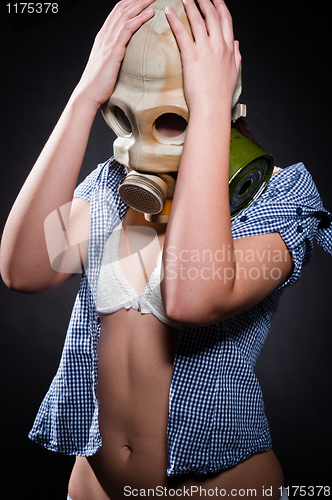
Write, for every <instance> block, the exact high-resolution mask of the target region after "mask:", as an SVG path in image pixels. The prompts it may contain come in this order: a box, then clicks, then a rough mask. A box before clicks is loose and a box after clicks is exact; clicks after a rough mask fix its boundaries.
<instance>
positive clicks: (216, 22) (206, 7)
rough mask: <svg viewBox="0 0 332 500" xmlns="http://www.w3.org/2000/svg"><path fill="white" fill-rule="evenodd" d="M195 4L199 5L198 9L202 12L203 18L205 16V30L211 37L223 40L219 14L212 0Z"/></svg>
mask: <svg viewBox="0 0 332 500" xmlns="http://www.w3.org/2000/svg"><path fill="white" fill-rule="evenodd" d="M195 3H197V5H198V8H199V10H200V11H201V14H200V15H201V17H202V16H204V21H205V25H206V28H205V29H206V30H207V33H208V34H209V36H212V37H214V38H216V37H218V38H219V39H222V31H221V24H220V18H219V14H218V12H217V9H216V8H215V6H214V5H213V3H212V2H211V0H195ZM197 10H198V9H197ZM217 43H218V42H217Z"/></svg>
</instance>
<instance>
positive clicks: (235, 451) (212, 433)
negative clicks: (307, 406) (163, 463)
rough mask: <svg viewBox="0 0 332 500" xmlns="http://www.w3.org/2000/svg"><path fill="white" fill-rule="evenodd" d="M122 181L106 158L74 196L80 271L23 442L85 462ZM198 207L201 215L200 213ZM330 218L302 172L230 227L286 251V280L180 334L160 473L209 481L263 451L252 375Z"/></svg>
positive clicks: (331, 235) (278, 178)
mask: <svg viewBox="0 0 332 500" xmlns="http://www.w3.org/2000/svg"><path fill="white" fill-rule="evenodd" d="M125 175H126V173H125V169H124V167H123V166H122V165H120V164H119V163H117V162H116V161H115V160H114V159H111V160H108V161H107V162H106V163H104V164H100V165H99V166H98V167H97V168H96V169H95V170H94V171H93V172H92V173H91V174H90V175H89V176H88V177H87V178H86V179H85V181H84V182H83V183H82V184H80V185H79V186H78V187H77V188H76V191H75V195H74V196H75V197H76V198H81V199H83V200H86V201H88V202H90V204H91V226H90V241H89V268H88V270H87V271H86V273H84V274H83V276H82V280H81V285H80V289H79V292H78V295H77V298H76V301H75V304H74V308H73V312H72V316H71V319H70V324H69V327H68V332H67V337H66V341H65V345H64V349H63V354H62V358H61V361H60V366H59V369H58V372H57V374H56V376H55V378H54V380H53V382H52V384H51V386H50V389H49V391H48V393H47V395H46V396H45V399H44V401H43V402H42V404H41V406H40V409H39V412H38V414H37V417H36V420H35V422H34V425H33V428H32V430H31V432H30V434H29V437H30V438H31V439H32V440H34V441H36V442H38V443H40V444H41V445H43V446H45V447H46V448H48V449H49V450H53V451H56V452H61V453H65V454H70V455H74V454H75V455H81V456H88V455H92V454H94V453H96V452H97V451H98V449H100V447H101V444H102V443H101V436H100V433H99V426H98V401H97V397H96V391H95V390H96V384H97V375H98V372H97V368H98V367H97V343H98V337H99V331H100V323H99V321H98V315H97V312H96V307H95V298H96V288H97V280H98V276H99V271H100V266H101V261H102V256H103V248H104V244H105V241H106V239H107V238H108V236H109V235H110V234H111V233H112V231H113V230H114V228H115V227H116V226H117V225H118V224H119V222H120V221H121V220H123V218H124V215H125V213H126V210H127V206H126V205H125V203H124V202H123V201H122V200H121V199H120V197H119V195H118V186H119V184H120V182H121V181H122V180H123V179H124V177H125ZM203 209H204V207H202V210H203ZM331 220H332V215H331V214H330V213H329V212H327V211H326V210H325V209H324V208H323V206H322V201H321V199H320V196H319V193H318V191H317V188H316V186H315V184H314V182H313V180H312V177H311V175H310V174H309V172H308V171H307V170H306V168H305V167H304V165H303V164H302V163H298V164H296V165H292V166H290V167H288V168H286V169H283V170H282V171H281V172H280V173H278V174H277V175H275V176H273V177H272V179H271V180H270V182H269V183H268V186H267V188H266V190H265V191H264V193H263V194H262V195H261V196H260V198H259V199H258V200H257V201H255V202H254V203H253V204H251V205H250V206H249V207H248V208H246V209H244V210H243V211H242V212H240V213H239V215H238V216H237V217H236V218H235V219H234V220H233V221H232V231H233V238H234V239H236V238H242V237H245V236H252V235H259V234H264V233H270V232H273V231H277V232H279V233H280V235H281V237H282V238H283V240H284V241H285V243H286V245H287V247H288V249H289V250H290V251H291V252H292V255H293V260H294V269H293V272H292V274H291V276H290V277H289V278H288V279H287V281H286V282H285V283H284V284H283V285H282V286H280V287H279V288H278V289H277V290H275V291H274V292H273V293H271V294H270V295H269V296H268V297H266V298H265V299H264V300H262V301H261V302H260V303H259V304H257V305H255V306H254V307H252V308H250V309H249V310H247V311H245V312H243V313H241V314H239V315H237V316H234V317H232V318H230V319H228V320H226V321H223V322H219V323H217V324H214V325H210V326H206V327H188V326H183V327H182V329H181V331H180V336H179V341H178V347H177V352H176V356H175V361H174V368H173V378H172V383H171V389H170V396H169V417H168V426H167V435H168V468H167V474H168V475H169V476H174V475H178V474H182V473H186V472H189V471H193V472H196V473H200V474H206V473H213V472H217V471H220V470H222V469H224V468H227V467H231V466H233V465H235V464H237V463H239V462H241V461H243V460H245V459H246V458H248V457H249V456H251V455H252V454H254V453H256V452H260V451H266V450H268V449H270V448H271V446H272V444H271V437H270V431H269V425H268V422H267V419H266V416H265V414H264V403H263V397H262V393H261V389H260V386H259V383H258V381H257V379H256V377H255V375H254V367H255V364H256V361H257V359H258V357H259V354H260V352H261V350H262V348H263V345H264V342H265V340H266V337H267V335H268V333H269V330H270V325H271V321H272V318H273V316H274V314H275V312H276V310H277V306H278V302H279V299H280V296H281V295H282V292H283V290H284V288H285V287H286V286H289V285H291V284H292V283H295V282H296V281H297V279H298V278H299V276H300V274H301V269H302V266H303V265H304V264H306V263H307V262H309V261H310V259H311V257H312V253H313V241H314V240H316V241H317V242H318V243H319V244H320V245H321V246H322V247H323V248H324V249H325V250H326V251H328V252H329V253H330V254H332V247H331V242H332V232H331V226H330V222H331Z"/></svg>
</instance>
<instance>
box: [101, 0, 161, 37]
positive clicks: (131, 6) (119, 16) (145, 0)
mask: <svg viewBox="0 0 332 500" xmlns="http://www.w3.org/2000/svg"><path fill="white" fill-rule="evenodd" d="M153 2H154V0H122V1H121V2H118V3H117V4H116V5H115V7H114V9H113V10H112V11H111V13H110V14H109V15H108V17H107V18H106V20H105V22H104V24H103V26H102V28H101V30H100V34H104V33H107V32H108V31H109V30H110V29H113V30H114V29H116V28H118V27H120V26H121V24H123V23H124V22H126V21H127V20H129V19H131V18H133V17H136V16H138V15H139V14H140V13H141V12H142V11H143V10H144V9H146V8H147V7H148V6H149V5H150V4H151V3H153Z"/></svg>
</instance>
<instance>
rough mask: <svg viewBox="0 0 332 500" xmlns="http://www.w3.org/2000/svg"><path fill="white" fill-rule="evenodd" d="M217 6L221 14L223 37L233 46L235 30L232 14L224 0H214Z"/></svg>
mask: <svg viewBox="0 0 332 500" xmlns="http://www.w3.org/2000/svg"><path fill="white" fill-rule="evenodd" d="M213 3H214V5H215V8H216V10H217V12H218V14H219V18H220V23H221V29H222V33H223V37H224V40H225V42H226V43H227V45H229V46H231V47H233V44H234V32H233V20H232V16H231V14H230V12H229V10H228V8H227V6H226V4H225V2H224V0H213Z"/></svg>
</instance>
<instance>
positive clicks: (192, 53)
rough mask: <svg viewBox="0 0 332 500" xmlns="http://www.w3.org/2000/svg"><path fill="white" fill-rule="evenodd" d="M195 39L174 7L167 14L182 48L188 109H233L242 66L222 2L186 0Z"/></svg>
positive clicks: (214, 0)
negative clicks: (224, 107) (224, 106)
mask: <svg viewBox="0 0 332 500" xmlns="http://www.w3.org/2000/svg"><path fill="white" fill-rule="evenodd" d="M183 3H184V5H185V9H186V12H187V16H188V19H189V22H190V25H191V29H192V33H193V37H194V40H192V38H191V36H190V35H189V33H188V31H187V30H186V28H185V27H184V25H183V24H182V23H181V21H180V20H179V18H178V17H177V15H176V13H175V12H174V10H173V9H172V8H171V7H167V8H166V15H167V18H168V21H169V23H170V26H171V28H172V30H173V33H174V35H175V37H176V40H177V43H178V45H179V48H180V52H181V58H182V64H183V77H184V89H185V96H186V100H187V104H188V107H189V110H190V111H192V110H193V108H195V109H197V108H198V109H201V110H202V109H207V108H206V107H207V106H208V109H211V108H212V109H216V106H217V108H218V103H220V104H222V103H226V104H227V105H228V104H229V106H230V107H231V102H232V97H233V93H234V90H235V87H236V82H237V78H238V72H239V68H240V64H241V54H240V50H239V43H238V42H237V41H234V35H233V25H232V18H231V15H230V13H229V11H228V9H227V7H226V5H225V3H224V1H223V0H213V3H212V2H211V1H210V0H198V4H199V8H200V9H201V11H202V13H203V15H204V18H205V20H204V19H203V17H202V15H201V13H200V12H199V9H198V8H197V6H196V5H195V2H194V0H183Z"/></svg>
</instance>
